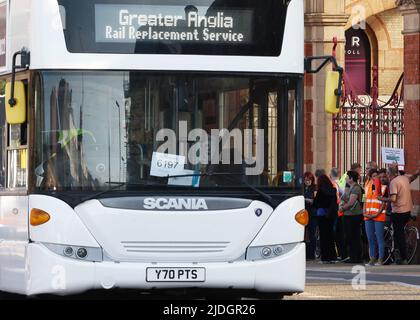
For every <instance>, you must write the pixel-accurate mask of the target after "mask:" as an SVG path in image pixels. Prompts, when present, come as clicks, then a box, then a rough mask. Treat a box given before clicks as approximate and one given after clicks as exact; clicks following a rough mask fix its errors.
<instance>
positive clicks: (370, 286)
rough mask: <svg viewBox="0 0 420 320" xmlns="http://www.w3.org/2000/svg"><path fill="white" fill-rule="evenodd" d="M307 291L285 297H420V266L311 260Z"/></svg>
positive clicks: (308, 270) (349, 298)
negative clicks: (328, 262) (369, 265)
mask: <svg viewBox="0 0 420 320" xmlns="http://www.w3.org/2000/svg"><path fill="white" fill-rule="evenodd" d="M306 279H307V283H306V288H305V292H304V293H302V294H299V295H294V296H291V297H285V300H420V266H418V265H407V266H397V265H389V266H375V267H366V266H364V265H349V264H331V265H324V264H320V263H319V262H308V263H307V270H306Z"/></svg>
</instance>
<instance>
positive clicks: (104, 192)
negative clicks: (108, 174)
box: [82, 182, 162, 202]
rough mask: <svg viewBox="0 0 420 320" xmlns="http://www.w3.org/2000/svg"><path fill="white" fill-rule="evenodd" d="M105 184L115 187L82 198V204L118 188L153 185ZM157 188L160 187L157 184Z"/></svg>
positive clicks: (148, 183) (148, 184) (147, 183)
mask: <svg viewBox="0 0 420 320" xmlns="http://www.w3.org/2000/svg"><path fill="white" fill-rule="evenodd" d="M107 184H116V186H115V187H111V188H109V189H107V190H104V191H101V192H98V193H95V194H94V195H91V196H89V197H86V198H83V199H82V202H85V201H88V200H93V199H96V198H98V197H100V196H102V195H104V194H107V193H108V192H111V191H115V190H117V189H118V188H121V187H126V186H150V185H153V184H151V183H150V182H145V183H131V182H107ZM159 186H162V185H160V184H159Z"/></svg>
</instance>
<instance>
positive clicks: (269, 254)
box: [246, 243, 299, 261]
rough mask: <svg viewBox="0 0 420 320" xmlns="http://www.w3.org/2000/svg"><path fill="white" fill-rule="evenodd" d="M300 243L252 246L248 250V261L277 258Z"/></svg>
mask: <svg viewBox="0 0 420 320" xmlns="http://www.w3.org/2000/svg"><path fill="white" fill-rule="evenodd" d="M298 244H299V243H290V244H281V245H280V244H278V245H272V246H263V247H250V248H248V250H247V251H246V260H247V261H257V260H265V259H271V258H276V257H279V256H282V255H285V254H286V253H288V252H290V251H292V250H293V249H294V248H296V246H297V245H298Z"/></svg>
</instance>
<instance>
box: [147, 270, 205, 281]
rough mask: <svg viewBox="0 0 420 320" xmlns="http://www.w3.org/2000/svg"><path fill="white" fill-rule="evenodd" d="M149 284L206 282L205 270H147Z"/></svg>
mask: <svg viewBox="0 0 420 320" xmlns="http://www.w3.org/2000/svg"><path fill="white" fill-rule="evenodd" d="M146 281H147V282H205V281H206V269H205V268H147V270H146Z"/></svg>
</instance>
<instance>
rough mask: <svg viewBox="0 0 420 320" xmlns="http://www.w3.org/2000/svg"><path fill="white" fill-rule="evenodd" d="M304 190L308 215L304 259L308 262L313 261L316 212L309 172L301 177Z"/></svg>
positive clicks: (313, 190) (311, 177)
mask: <svg viewBox="0 0 420 320" xmlns="http://www.w3.org/2000/svg"><path fill="white" fill-rule="evenodd" d="M303 180H304V185H305V190H304V196H305V209H306V210H307V211H308V213H309V223H308V225H307V226H306V230H305V231H306V236H305V239H307V245H306V258H307V259H308V260H315V251H316V227H317V220H316V210H315V208H314V198H315V177H314V175H313V174H312V173H311V172H306V173H305V174H304V177H303Z"/></svg>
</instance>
